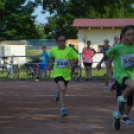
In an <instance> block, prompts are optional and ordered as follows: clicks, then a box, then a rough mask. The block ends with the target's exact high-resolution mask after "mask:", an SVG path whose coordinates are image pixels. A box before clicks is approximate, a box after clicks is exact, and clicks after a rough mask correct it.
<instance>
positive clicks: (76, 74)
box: [71, 64, 82, 81]
mask: <svg viewBox="0 0 134 134" xmlns="http://www.w3.org/2000/svg"><path fill="white" fill-rule="evenodd" d="M81 76H82V68H81V66H80V65H78V64H77V65H75V66H74V67H73V68H71V78H72V80H74V81H78V80H79V79H80V78H81Z"/></svg>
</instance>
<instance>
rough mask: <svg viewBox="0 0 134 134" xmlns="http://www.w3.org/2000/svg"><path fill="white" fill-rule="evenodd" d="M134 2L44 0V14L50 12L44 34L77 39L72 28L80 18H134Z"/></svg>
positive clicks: (112, 0)
mask: <svg viewBox="0 0 134 134" xmlns="http://www.w3.org/2000/svg"><path fill="white" fill-rule="evenodd" d="M133 3H134V0H49V1H48V0H43V9H44V12H46V11H49V13H50V14H51V17H48V18H47V19H48V23H47V24H46V25H45V28H44V32H45V34H46V35H47V37H48V38H54V36H55V34H56V31H61V32H64V33H65V34H66V35H67V38H77V31H76V30H75V29H74V28H73V27H72V26H71V25H72V23H73V20H74V19H76V18H77V19H78V18H81V19H82V18H83V19H84V18H90V19H93V18H96V19H97V18H130V17H134V7H133V6H132V4H133Z"/></svg>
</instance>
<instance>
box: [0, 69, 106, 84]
mask: <svg viewBox="0 0 134 134" xmlns="http://www.w3.org/2000/svg"><path fill="white" fill-rule="evenodd" d="M23 69H25V70H26V68H25V67H23ZM25 70H24V71H23V72H22V71H20V74H19V78H17V79H11V78H10V75H9V76H8V78H3V76H2V77H0V80H25V81H33V79H28V78H27V76H26V71H25ZM105 74H106V72H105V70H104V69H101V70H100V71H97V70H92V80H93V81H103V82H104V81H105V76H104V75H105ZM84 79H85V70H84V69H82V79H81V80H84ZM48 80H49V81H52V80H53V76H52V72H51V76H50V78H49V79H48ZM81 80H79V81H81Z"/></svg>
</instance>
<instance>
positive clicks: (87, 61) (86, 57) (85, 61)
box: [82, 41, 96, 81]
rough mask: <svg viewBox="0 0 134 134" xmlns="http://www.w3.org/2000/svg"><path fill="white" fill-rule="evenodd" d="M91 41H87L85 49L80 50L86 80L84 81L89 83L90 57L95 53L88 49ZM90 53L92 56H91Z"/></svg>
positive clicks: (91, 60) (91, 61)
mask: <svg viewBox="0 0 134 134" xmlns="http://www.w3.org/2000/svg"><path fill="white" fill-rule="evenodd" d="M90 45H91V41H87V47H84V48H83V50H82V59H83V64H84V66H85V73H86V79H85V81H88V80H89V81H91V66H92V63H93V59H92V57H93V56H94V55H95V53H96V51H95V50H94V49H93V48H91V47H90ZM92 51H93V52H94V54H93V55H92Z"/></svg>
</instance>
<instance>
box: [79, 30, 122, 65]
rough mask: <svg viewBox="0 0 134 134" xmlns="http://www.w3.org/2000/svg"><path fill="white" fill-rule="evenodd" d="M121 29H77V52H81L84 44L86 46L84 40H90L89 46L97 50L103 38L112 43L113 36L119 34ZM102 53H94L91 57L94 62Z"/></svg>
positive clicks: (98, 59)
mask: <svg viewBox="0 0 134 134" xmlns="http://www.w3.org/2000/svg"><path fill="white" fill-rule="evenodd" d="M120 33H121V30H120V29H114V30H113V29H112V28H111V29H102V30H101V29H90V30H89V29H79V31H78V35H77V36H78V40H79V53H81V52H82V49H83V47H84V46H86V42H85V43H84V40H85V41H87V40H90V41H91V42H92V45H91V47H92V48H94V49H95V50H96V51H97V45H103V44H104V39H108V40H109V45H113V43H114V37H115V36H116V35H118V36H120ZM102 56H103V55H102V54H96V56H95V57H94V58H93V61H94V62H99V61H100V60H101V58H102ZM93 66H94V67H95V66H96V64H95V63H94V64H93Z"/></svg>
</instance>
